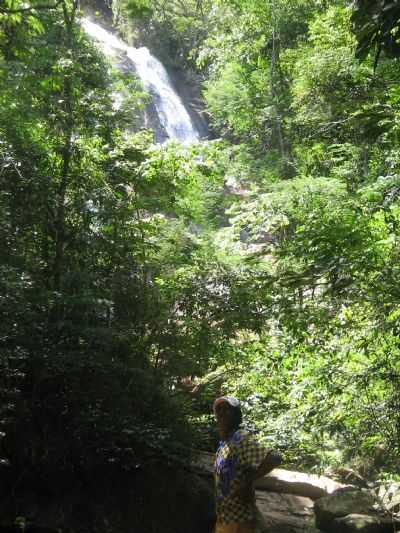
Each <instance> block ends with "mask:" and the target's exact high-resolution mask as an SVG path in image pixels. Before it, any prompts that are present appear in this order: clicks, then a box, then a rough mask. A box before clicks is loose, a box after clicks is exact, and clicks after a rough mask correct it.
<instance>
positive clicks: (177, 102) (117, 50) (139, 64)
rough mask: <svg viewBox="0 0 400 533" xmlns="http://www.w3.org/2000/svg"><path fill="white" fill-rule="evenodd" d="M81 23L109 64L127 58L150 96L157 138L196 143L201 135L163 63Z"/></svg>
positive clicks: (96, 28) (102, 31)
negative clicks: (158, 123)
mask: <svg viewBox="0 0 400 533" xmlns="http://www.w3.org/2000/svg"><path fill="white" fill-rule="evenodd" d="M81 23H82V27H83V28H84V30H85V31H86V33H87V34H88V35H89V36H91V37H92V38H94V39H96V40H97V41H98V42H99V43H100V45H101V48H102V50H103V52H104V54H105V55H106V56H107V57H109V58H110V60H111V61H113V62H114V63H115V61H116V59H117V58H118V57H119V56H120V55H121V52H122V53H123V54H125V55H126V57H127V59H128V61H129V62H130V64H131V65H132V67H133V69H134V70H135V72H136V73H137V75H138V76H139V78H140V79H141V81H142V83H143V85H144V88H145V89H146V90H147V91H148V92H149V93H150V94H151V97H152V105H153V106H154V108H155V110H156V113H157V116H158V120H159V122H160V125H161V128H162V130H163V131H164V135H163V136H161V135H160V134H159V135H158V137H159V138H160V137H164V139H163V140H166V138H169V139H176V140H179V141H182V142H184V143H192V142H196V141H198V140H199V138H200V135H199V133H198V131H197V130H196V128H195V127H194V125H193V123H192V120H191V118H190V115H189V113H188V112H187V110H186V108H185V106H184V105H183V103H182V100H181V99H180V97H179V95H178V94H177V93H176V91H175V89H174V87H173V85H172V83H171V80H170V78H169V76H168V73H167V71H166V70H165V68H164V66H163V65H162V63H161V62H160V61H158V59H156V58H155V57H154V56H152V55H151V53H150V52H149V50H148V49H147V48H145V47H141V48H134V47H132V46H128V45H127V44H126V43H124V42H123V41H122V40H121V39H119V38H118V37H116V36H115V35H113V34H112V33H110V32H109V31H107V30H105V29H104V28H102V27H101V26H100V25H98V24H95V23H94V22H91V21H90V20H88V19H87V18H83V19H82V21H81Z"/></svg>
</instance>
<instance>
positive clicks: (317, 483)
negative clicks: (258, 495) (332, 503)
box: [255, 468, 345, 500]
mask: <svg viewBox="0 0 400 533" xmlns="http://www.w3.org/2000/svg"><path fill="white" fill-rule="evenodd" d="M255 485H256V488H257V489H264V490H271V491H273V492H284V493H287V494H297V495H299V496H304V497H306V498H312V499H313V500H316V499H318V498H321V497H323V496H327V495H328V494H332V493H333V492H335V491H337V490H338V489H343V488H344V487H345V485H343V484H341V483H338V482H337V481H333V480H332V479H330V478H328V477H326V476H317V475H316V474H305V473H303V472H295V471H290V470H284V469H283V468H275V469H274V470H273V471H272V472H270V473H269V474H268V475H266V476H264V477H262V478H261V479H259V480H258V481H257V482H256V484H255Z"/></svg>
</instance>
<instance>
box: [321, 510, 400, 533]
mask: <svg viewBox="0 0 400 533" xmlns="http://www.w3.org/2000/svg"><path fill="white" fill-rule="evenodd" d="M326 531H332V532H335V533H336V532H338V531H340V533H393V532H394V531H396V529H395V523H394V522H393V521H392V519H391V518H389V517H382V516H378V515H363V514H355V513H352V514H348V515H347V516H342V517H341V518H335V520H333V522H332V525H331V529H330V530H326Z"/></svg>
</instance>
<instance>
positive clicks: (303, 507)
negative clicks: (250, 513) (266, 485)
mask: <svg viewBox="0 0 400 533" xmlns="http://www.w3.org/2000/svg"><path fill="white" fill-rule="evenodd" d="M256 501H257V508H258V510H259V516H258V520H257V533H303V532H305V531H307V532H311V531H313V525H314V513H313V504H314V502H313V500H311V498H304V497H303V496H296V495H293V494H277V493H276V492H267V491H256ZM315 531H317V530H315Z"/></svg>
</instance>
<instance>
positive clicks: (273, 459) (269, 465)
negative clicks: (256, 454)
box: [249, 450, 282, 482]
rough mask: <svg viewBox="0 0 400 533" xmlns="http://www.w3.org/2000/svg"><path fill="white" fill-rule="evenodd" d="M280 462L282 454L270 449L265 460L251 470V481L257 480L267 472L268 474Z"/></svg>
mask: <svg viewBox="0 0 400 533" xmlns="http://www.w3.org/2000/svg"><path fill="white" fill-rule="evenodd" d="M280 464H282V455H281V454H280V453H279V452H276V451H274V450H269V451H268V453H267V455H266V456H265V458H264V459H263V461H262V462H261V463H260V464H259V465H258V468H256V469H255V470H253V472H251V470H250V472H249V479H250V480H251V482H253V481H256V479H259V478H260V477H263V476H265V474H268V473H269V472H271V470H273V469H274V468H276V467H277V466H279V465H280Z"/></svg>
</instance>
